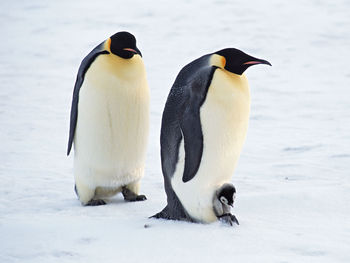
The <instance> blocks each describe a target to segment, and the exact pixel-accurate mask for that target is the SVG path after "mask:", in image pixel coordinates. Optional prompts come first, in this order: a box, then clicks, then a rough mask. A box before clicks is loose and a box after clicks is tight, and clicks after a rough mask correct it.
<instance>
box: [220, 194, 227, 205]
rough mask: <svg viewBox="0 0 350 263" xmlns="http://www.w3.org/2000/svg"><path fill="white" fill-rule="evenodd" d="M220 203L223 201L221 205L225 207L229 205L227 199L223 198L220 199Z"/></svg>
mask: <svg viewBox="0 0 350 263" xmlns="http://www.w3.org/2000/svg"><path fill="white" fill-rule="evenodd" d="M220 201H221V203H223V204H225V205H227V204H228V201H227V199H226V198H225V197H223V196H221V197H220Z"/></svg>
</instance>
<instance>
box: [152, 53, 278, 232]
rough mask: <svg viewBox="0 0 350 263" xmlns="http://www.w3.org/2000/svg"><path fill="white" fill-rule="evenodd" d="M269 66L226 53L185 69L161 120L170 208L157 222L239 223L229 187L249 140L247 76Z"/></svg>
mask: <svg viewBox="0 0 350 263" xmlns="http://www.w3.org/2000/svg"><path fill="white" fill-rule="evenodd" d="M257 64H267V65H270V66H271V64H270V63H269V62H268V61H266V60H263V59H258V58H255V57H252V56H250V55H248V54H246V53H244V52H242V51H240V50H238V49H235V48H226V49H222V50H220V51H217V52H215V53H212V54H208V55H204V56H202V57H200V58H198V59H196V60H194V61H193V62H191V63H189V64H188V65H186V66H185V67H184V68H182V70H181V71H180V73H179V74H178V76H177V77H176V80H175V82H174V84H173V86H172V88H171V90H170V93H169V96H168V99H167V101H166V104H165V108H164V111H163V116H162V126H161V136H160V145H161V162H162V172H163V177H164V186H165V191H166V194H167V206H166V207H165V208H164V209H163V210H162V211H161V212H159V213H158V214H156V215H154V216H153V217H155V218H165V219H173V220H185V221H191V222H201V223H211V222H214V221H216V220H218V219H221V220H223V221H224V222H227V223H228V224H230V225H233V224H234V223H237V224H238V220H237V218H236V217H235V216H234V215H232V214H231V212H230V208H231V207H232V206H233V202H234V198H235V193H236V189H235V188H234V186H233V185H232V184H231V183H230V181H231V178H232V175H233V172H234V169H235V166H236V164H237V161H238V158H239V155H240V152H241V149H242V146H243V143H244V141H245V137H246V133H247V128H248V120H249V112H250V91H249V86H248V81H247V78H246V76H245V75H244V74H243V73H244V71H245V70H246V69H247V68H248V67H250V66H252V65H257Z"/></svg>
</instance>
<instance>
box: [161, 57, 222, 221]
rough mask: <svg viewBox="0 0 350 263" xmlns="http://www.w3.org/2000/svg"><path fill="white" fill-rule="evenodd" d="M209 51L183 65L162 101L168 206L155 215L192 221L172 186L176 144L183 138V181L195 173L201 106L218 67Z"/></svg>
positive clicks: (199, 154) (200, 140)
mask: <svg viewBox="0 0 350 263" xmlns="http://www.w3.org/2000/svg"><path fill="white" fill-rule="evenodd" d="M210 57H211V54H209V55H205V56H203V57H201V58H199V59H197V60H194V61H193V62H191V63H190V64H188V65H186V66H185V67H184V68H183V69H182V70H181V71H180V73H179V74H178V76H177V78H176V80H175V82H174V84H173V86H172V88H171V90H170V93H169V96H168V99H167V102H166V104H165V108H164V111H163V117H162V128H161V136H160V144H161V161H162V172H163V176H164V186H165V191H166V194H167V201H168V205H167V207H166V208H165V209H164V210H163V211H162V212H160V213H158V214H157V215H156V216H155V217H162V218H171V219H179V220H184V218H185V219H186V220H188V221H193V220H192V219H191V218H190V217H189V216H188V215H187V213H186V211H185V210H184V208H183V206H182V204H181V202H180V201H179V199H178V197H177V196H176V193H175V192H174V191H173V189H172V187H171V183H170V181H171V178H172V177H173V175H174V172H175V168H176V164H177V162H178V155H179V147H180V143H181V140H182V139H183V140H184V148H185V169H184V173H183V177H182V181H183V182H184V183H186V182H188V181H190V180H191V179H192V178H194V176H195V175H196V173H197V171H198V168H199V166H200V163H201V159H202V154H203V133H202V126H201V121H200V107H201V106H202V104H203V103H204V101H205V98H206V95H207V91H208V88H209V86H210V83H211V80H212V77H213V74H214V72H215V69H216V68H217V67H215V66H211V65H209V59H210Z"/></svg>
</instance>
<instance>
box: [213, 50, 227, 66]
mask: <svg viewBox="0 0 350 263" xmlns="http://www.w3.org/2000/svg"><path fill="white" fill-rule="evenodd" d="M210 65H213V66H217V67H219V68H222V69H223V68H225V65H226V59H225V57H223V56H220V55H218V54H213V55H212V56H211V58H210Z"/></svg>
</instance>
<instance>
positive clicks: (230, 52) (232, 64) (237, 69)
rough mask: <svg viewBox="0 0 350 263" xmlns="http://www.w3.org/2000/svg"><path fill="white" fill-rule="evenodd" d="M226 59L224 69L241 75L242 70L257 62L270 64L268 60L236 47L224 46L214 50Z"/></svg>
mask: <svg viewBox="0 0 350 263" xmlns="http://www.w3.org/2000/svg"><path fill="white" fill-rule="evenodd" d="M215 54H218V55H220V56H223V57H224V58H225V59H226V64H225V69H226V70H227V71H230V72H232V73H235V74H238V75H242V74H243V72H244V71H245V70H246V69H247V68H249V67H250V66H253V65H257V64H266V65H270V66H271V64H270V62H268V61H266V60H263V59H258V58H255V57H252V56H249V55H248V54H246V53H244V52H242V51H240V50H238V49H236V48H225V49H222V50H220V51H217V52H215Z"/></svg>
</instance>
